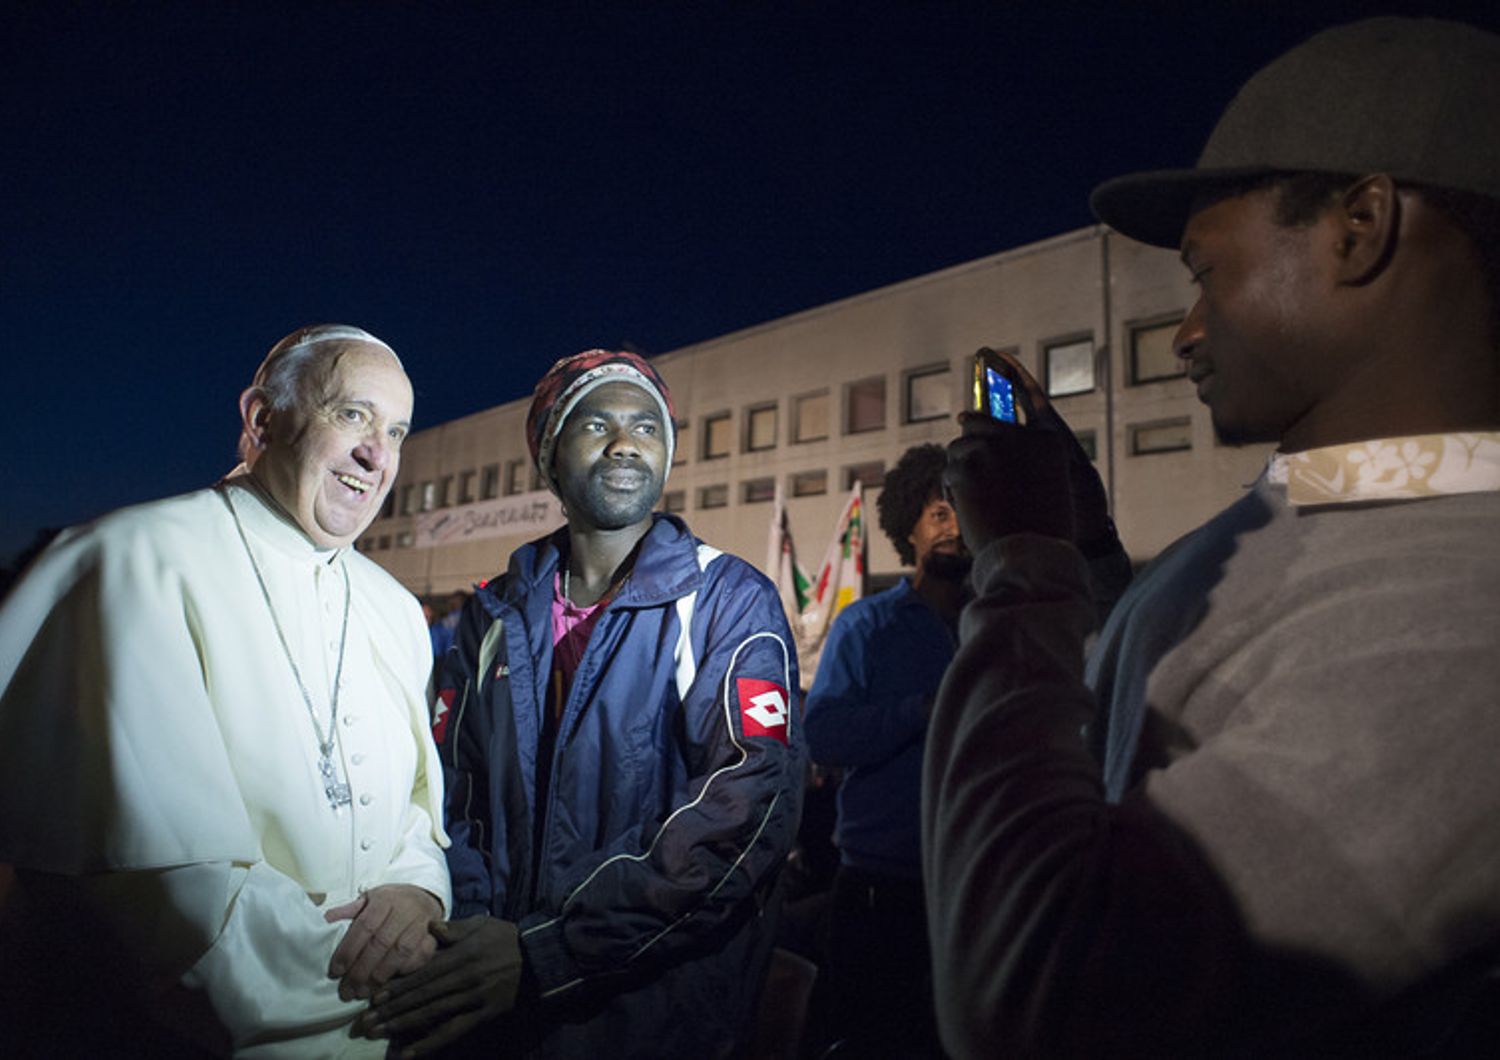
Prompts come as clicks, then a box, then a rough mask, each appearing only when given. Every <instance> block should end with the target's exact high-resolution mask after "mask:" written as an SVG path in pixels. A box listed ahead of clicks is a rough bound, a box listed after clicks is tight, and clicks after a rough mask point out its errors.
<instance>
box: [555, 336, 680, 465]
mask: <svg viewBox="0 0 1500 1060" xmlns="http://www.w3.org/2000/svg"><path fill="white" fill-rule="evenodd" d="M605 383H630V384H631V385H632V386H638V387H640V388H641V389H642V390H644V391H645V392H646V393H648V394H650V395H651V397H652V398H653V399H655V401H656V403H657V405H659V406H660V408H661V418H662V423H663V425H664V426H665V428H666V439H667V468H668V470H670V469H671V467H672V454H673V453H674V452H675V451H676V449H677V417H676V410H675V409H674V408H673V406H672V392H671V391H670V390H668V389H667V384H666V382H665V380H663V379H662V377H661V376H660V375H659V374H658V373H657V371H656V369H655V368H653V367H651V363H650V362H649V361H647V360H646V358H644V357H642V356H641V355H640V354H638V353H631V352H629V351H628V350H621V351H618V352H614V351H611V350H584V351H583V352H582V353H575V354H573V356H571V357H564V358H563V359H562V360H560V361H558V362H557V363H556V364H554V365H553V366H552V367H551V368H549V369H548V370H547V374H546V375H544V376H542V379H541V382H539V383H537V385H536V390H535V391H534V392H533V393H532V395H531V411H530V412H528V413H527V414H526V444H527V445H529V446H530V447H531V460H532V462H533V463H534V464H536V469H537V472H538V474H540V475H541V477H542V482H543V483H545V484H546V486H547V488H548V489H549V490H550V489H554V487H553V485H552V453H553V451H554V450H555V449H556V448H557V436H558V435H559V434H561V433H562V427H563V423H564V422H565V421H566V420H567V418H568V413H570V412H572V411H573V408H574V406H576V405H577V404H578V402H579V401H581V400H582V399H583V396H584V395H585V394H587V393H588V392H589V391H591V390H593V389H594V388H596V387H601V386H603V385H604V384H605ZM554 492H555V490H554Z"/></svg>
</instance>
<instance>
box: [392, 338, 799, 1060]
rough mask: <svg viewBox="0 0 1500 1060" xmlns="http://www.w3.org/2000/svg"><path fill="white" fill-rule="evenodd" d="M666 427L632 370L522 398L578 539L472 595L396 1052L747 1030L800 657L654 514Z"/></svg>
mask: <svg viewBox="0 0 1500 1060" xmlns="http://www.w3.org/2000/svg"><path fill="white" fill-rule="evenodd" d="M674 432H675V419H674V416H673V409H672V402H671V396H670V393H669V391H668V390H667V387H666V384H665V383H664V382H663V380H662V379H661V377H660V376H659V375H658V374H657V372H656V370H655V369H654V368H653V367H652V366H651V365H650V364H649V363H648V362H647V361H646V360H644V359H643V358H641V357H638V356H636V355H634V354H631V353H614V352H609V351H605V350H590V351H586V352H584V353H580V354H577V355H575V356H573V357H568V358H564V359H563V360H561V361H559V362H558V363H557V364H555V365H554V366H553V367H552V369H551V370H550V371H549V372H548V373H547V374H546V376H544V377H543V379H542V380H541V382H540V383H538V385H537V388H536V393H535V396H534V399H533V402H532V407H531V411H530V414H529V416H528V418H527V436H528V441H529V443H530V445H531V452H532V455H533V458H534V460H535V462H536V465H537V468H538V470H539V472H540V474H541V477H542V480H543V481H544V482H546V483H548V485H549V486H550V487H551V488H552V489H553V490H554V492H556V493H557V495H558V497H559V498H560V499H561V501H562V503H563V506H564V509H565V511H566V513H567V518H568V523H567V525H566V526H565V527H563V528H562V529H560V530H558V531H556V532H555V533H553V534H552V535H550V536H548V537H546V538H543V539H541V540H539V541H535V542H532V543H531V544H529V545H525V546H523V547H522V548H520V549H517V550H516V552H515V553H514V554H513V555H512V556H511V561H510V568H509V570H508V572H507V573H506V574H505V575H503V576H501V577H498V578H496V579H494V580H493V581H491V582H489V583H488V584H487V585H485V586H483V587H482V588H480V589H479V590H478V592H476V593H475V595H474V597H473V599H472V600H471V601H470V602H469V604H468V605H467V607H466V608H465V611H464V616H463V621H462V622H461V623H460V625H459V629H458V635H457V640H456V642H455V649H454V650H453V651H450V652H449V653H448V656H447V659H446V661H445V663H444V667H443V672H442V674H441V676H440V679H439V682H438V685H439V704H438V707H437V713H436V717H435V723H434V729H435V733H436V735H437V738H438V743H439V747H440V751H441V755H442V759H443V765H444V770H445V775H446V779H447V827H448V829H449V832H450V835H451V836H452V839H453V846H452V849H451V850H450V857H449V868H450V870H451V873H452V876H453V891H454V916H453V919H452V921H450V922H448V923H446V924H443V923H439V924H436V925H434V928H433V930H434V932H435V934H436V935H437V937H438V940H439V946H440V948H439V952H438V954H437V956H436V957H434V958H433V960H432V962H431V963H430V964H429V965H428V966H427V967H426V968H425V969H424V971H423V974H421V975H412V976H409V977H407V978H405V979H402V980H397V981H396V982H395V983H394V984H393V985H392V987H391V988H390V989H389V990H388V991H387V992H385V993H384V994H381V995H378V996H377V997H376V998H375V999H374V1004H373V1006H372V1009H371V1011H370V1014H369V1015H368V1017H367V1018H366V1029H367V1031H368V1032H369V1033H372V1034H375V1035H384V1036H389V1037H391V1038H393V1039H394V1040H395V1041H396V1042H397V1043H398V1044H399V1045H401V1046H402V1047H404V1049H405V1050H408V1051H410V1052H415V1053H421V1052H425V1051H428V1050H429V1049H431V1048H435V1047H438V1046H441V1045H445V1044H446V1043H448V1042H450V1041H453V1040H455V1039H458V1038H460V1037H461V1036H464V1035H467V1036H468V1037H467V1038H466V1039H465V1041H464V1044H465V1045H469V1046H472V1047H473V1048H474V1050H475V1051H476V1052H483V1053H485V1054H486V1055H496V1054H497V1053H498V1054H501V1055H510V1054H519V1055H536V1056H595V1055H608V1056H611V1057H624V1056H652V1057H679V1056H680V1057H695V1058H697V1057H714V1056H728V1055H732V1054H734V1053H736V1051H740V1050H742V1049H743V1047H744V1045H745V1043H746V1042H747V1040H748V1037H749V1035H750V1032H751V1030H752V1029H753V1023H754V1018H755V1009H756V1002H757V999H758V996H759V992H760V986H761V982H762V980H763V979H764V977H765V971H766V968H767V965H768V961H769V957H770V950H771V945H772V937H773V933H774V928H775V919H776V917H775V912H776V909H777V902H776V895H777V887H776V883H777V878H778V874H779V871H780V869H781V867H782V865H783V863H784V861H785V858H786V855H787V853H788V851H789V850H790V849H791V845H792V842H793V839H794V837H795V834H796V829H797V822H798V816H799V814H800V809H801V806H800V800H801V783H802V775H803V768H804V765H805V762H804V756H803V752H802V734H801V731H800V730H801V722H800V718H799V716H798V714H799V706H798V704H797V703H796V701H795V698H794V697H795V695H796V689H797V688H798V676H797V662H796V652H795V650H794V648H793V642H792V637H791V632H790V630H789V629H788V627H787V623H786V618H785V615H784V613H783V611H782V608H781V603H780V600H779V598H778V596H777V593H776V590H775V588H774V587H773V586H772V584H771V583H770V582H769V581H768V580H767V579H766V578H765V577H764V576H762V575H761V574H760V573H759V572H758V571H756V570H755V569H754V568H753V567H751V566H750V565H749V564H747V563H745V562H744V561H743V560H740V559H738V558H736V557H734V556H730V555H724V554H721V553H719V552H717V551H716V550H715V549H713V548H711V547H710V546H708V545H705V544H703V543H702V542H700V541H698V540H697V539H696V538H695V537H694V536H693V534H692V532H691V531H689V529H688V528H687V526H686V525H685V524H684V523H683V522H682V521H681V520H680V519H678V518H676V517H674V516H671V515H664V514H661V513H654V512H653V510H652V509H653V508H654V507H655V505H656V502H657V499H658V498H659V497H660V495H661V490H662V487H663V485H664V483H665V480H666V476H667V472H668V469H669V468H670V467H671V465H672V451H673V446H674V443H675V433H674ZM403 1055H405V1054H403Z"/></svg>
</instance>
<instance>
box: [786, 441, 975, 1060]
mask: <svg viewBox="0 0 1500 1060" xmlns="http://www.w3.org/2000/svg"><path fill="white" fill-rule="evenodd" d="M946 463H947V453H946V451H945V450H944V449H943V447H942V446H939V445H922V446H916V447H913V448H911V449H908V450H907V451H906V452H905V453H904V454H902V456H901V460H900V461H899V462H898V463H897V464H896V466H895V467H894V468H892V469H891V471H890V472H889V473H888V474H887V475H886V477H885V488H884V489H883V490H882V491H881V494H880V500H879V502H878V508H879V512H880V528H881V529H882V530H883V531H885V534H886V536H887V537H889V538H890V540H891V544H892V545H894V546H895V549H896V553H897V555H898V556H900V558H901V562H902V563H903V564H904V565H906V566H908V567H915V568H916V571H915V573H914V574H913V575H912V577H910V578H902V579H901V581H900V582H899V583H898V584H897V585H895V586H894V587H892V588H890V589H887V590H886V591H885V592H883V593H880V594H878V595H876V596H868V597H865V598H863V599H860V600H856V601H855V602H854V603H852V604H850V605H849V606H848V607H847V608H846V609H845V610H844V611H843V612H841V613H840V614H839V616H838V618H837V619H836V620H835V621H834V624H833V629H832V630H831V631H830V633H829V636H828V644H827V646H826V647H825V648H824V650H823V655H822V658H821V660H820V662H819V664H818V674H817V677H816V679H815V680H814V681H813V686H812V690H811V691H810V692H809V693H808V697H807V744H808V750H809V753H810V754H811V755H812V758H813V760H814V761H815V762H817V763H818V764H819V765H822V766H833V767H839V768H842V769H844V770H845V773H844V780H843V783H842V785H841V786H840V788H839V794H838V822H837V825H836V830H835V841H836V843H837V845H838V849H839V867H838V871H837V873H836V874H835V876H834V880H833V892H832V896H831V898H830V901H829V906H828V911H827V917H828V941H827V951H826V961H825V965H824V967H825V976H826V978H825V984H826V985H820V988H819V1000H820V1004H826V1009H827V1011H826V1013H825V1014H824V1016H823V1017H822V1020H821V1022H822V1023H823V1024H824V1036H825V1037H826V1038H828V1039H829V1040H830V1041H843V1042H844V1043H845V1048H846V1049H848V1050H850V1051H851V1054H852V1055H857V1056H875V1055H881V1056H889V1057H897V1056H932V1055H937V1054H938V1053H939V1052H940V1050H939V1048H938V1044H937V1028H936V1023H935V1022H934V1018H933V1012H932V981H931V975H930V961H929V959H928V947H927V926H926V925H927V913H926V909H925V908H924V906H923V901H922V863H921V844H920V842H919V831H920V820H921V797H922V790H921V780H922V749H923V746H924V738H925V735H926V732H927V716H928V714H929V713H930V711H931V710H932V700H933V697H934V696H935V695H936V694H937V687H938V683H939V682H940V681H942V679H943V672H944V671H945V670H946V669H947V668H948V662H949V660H950V659H952V658H953V649H954V646H955V640H954V637H955V630H956V626H957V623H958V612H959V608H960V606H961V605H962V602H963V596H964V584H965V580H966V579H967V577H968V573H969V556H968V552H967V551H966V550H965V549H964V546H963V541H962V540H961V539H960V537H959V533H958V520H957V519H956V518H954V515H953V508H952V507H951V506H950V505H949V504H948V502H947V501H946V500H945V499H944V498H943V468H944V466H945V465H946Z"/></svg>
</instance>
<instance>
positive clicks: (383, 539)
mask: <svg viewBox="0 0 1500 1060" xmlns="http://www.w3.org/2000/svg"><path fill="white" fill-rule="evenodd" d="M390 547H391V535H390V534H381V535H380V551H382V552H384V551H385V550H386V549H388V548H390Z"/></svg>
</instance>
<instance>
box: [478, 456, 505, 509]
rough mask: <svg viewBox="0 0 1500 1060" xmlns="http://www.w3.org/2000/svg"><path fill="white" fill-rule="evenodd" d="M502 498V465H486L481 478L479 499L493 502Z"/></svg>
mask: <svg viewBox="0 0 1500 1060" xmlns="http://www.w3.org/2000/svg"><path fill="white" fill-rule="evenodd" d="M498 496H500V465H499V464H486V465H485V468H484V473H483V474H481V475H480V476H479V499H480V500H482V501H492V500H494V499H495V498H496V497H498Z"/></svg>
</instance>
